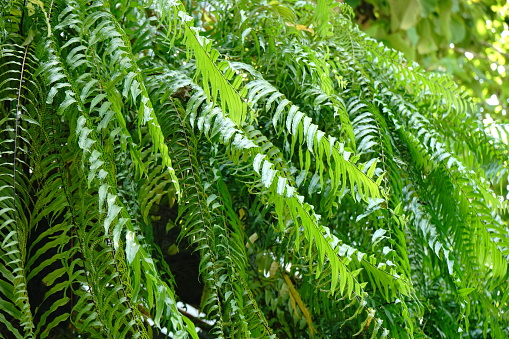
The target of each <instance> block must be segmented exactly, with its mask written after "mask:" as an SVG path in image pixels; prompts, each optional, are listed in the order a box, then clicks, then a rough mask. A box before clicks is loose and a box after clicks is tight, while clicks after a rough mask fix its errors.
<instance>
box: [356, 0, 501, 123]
mask: <svg viewBox="0 0 509 339" xmlns="http://www.w3.org/2000/svg"><path fill="white" fill-rule="evenodd" d="M346 3H348V4H350V5H352V6H353V7H354V8H355V13H356V20H357V22H359V24H360V25H361V27H362V28H363V30H364V31H365V32H366V33H368V34H369V35H370V36H372V37H374V38H376V39H379V40H381V41H383V42H384V43H386V44H387V45H388V46H390V47H392V48H394V49H396V50H399V51H402V52H403V53H404V54H405V57H406V58H407V59H410V60H416V61H418V62H419V63H420V64H422V65H424V66H425V67H426V68H427V69H430V70H435V71H440V72H446V73H448V74H451V75H453V77H454V79H455V81H456V82H457V83H458V84H459V85H460V86H461V87H462V88H463V91H465V92H468V93H470V95H471V96H473V97H474V98H473V100H475V101H477V102H479V104H480V105H481V107H482V109H483V110H484V114H486V115H487V116H488V117H491V118H492V119H494V120H495V121H498V122H503V123H507V113H508V111H509V87H507V86H506V85H504V83H505V79H506V78H507V74H508V73H509V54H508V53H507V50H508V48H509V4H508V3H507V1H504V0H489V1H479V0H442V1H437V0H403V1H396V0H388V1H378V0H362V1H359V0H347V1H346Z"/></svg>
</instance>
